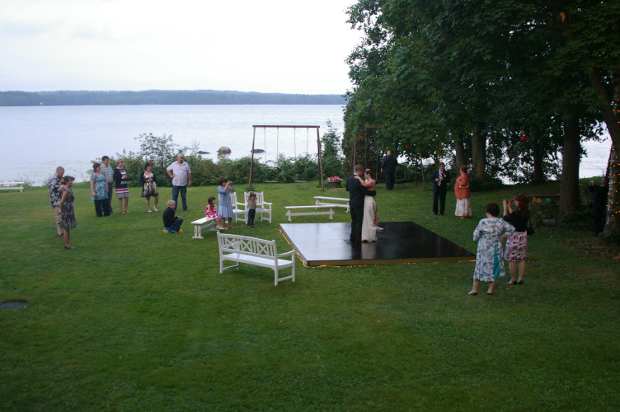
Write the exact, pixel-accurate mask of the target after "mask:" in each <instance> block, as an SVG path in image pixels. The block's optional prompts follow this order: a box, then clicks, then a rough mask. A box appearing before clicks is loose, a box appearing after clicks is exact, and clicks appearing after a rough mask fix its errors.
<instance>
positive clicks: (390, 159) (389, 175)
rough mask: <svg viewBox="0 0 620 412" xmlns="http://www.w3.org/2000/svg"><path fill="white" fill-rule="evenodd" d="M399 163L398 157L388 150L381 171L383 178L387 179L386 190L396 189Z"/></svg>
mask: <svg viewBox="0 0 620 412" xmlns="http://www.w3.org/2000/svg"><path fill="white" fill-rule="evenodd" d="M397 166H398V161H397V160H396V156H394V155H393V154H392V151H391V150H388V151H387V152H386V153H385V156H383V160H382V161H381V170H382V171H383V177H384V179H385V188H386V189H387V190H392V189H394V182H395V181H396V167H397Z"/></svg>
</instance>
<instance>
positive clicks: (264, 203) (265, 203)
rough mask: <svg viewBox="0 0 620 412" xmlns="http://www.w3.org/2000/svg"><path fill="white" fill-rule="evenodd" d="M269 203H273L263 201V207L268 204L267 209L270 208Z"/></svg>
mask: <svg viewBox="0 0 620 412" xmlns="http://www.w3.org/2000/svg"><path fill="white" fill-rule="evenodd" d="M271 205H273V203H272V202H263V207H264V206H268V209H271Z"/></svg>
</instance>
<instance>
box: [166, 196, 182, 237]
mask: <svg viewBox="0 0 620 412" xmlns="http://www.w3.org/2000/svg"><path fill="white" fill-rule="evenodd" d="M176 208H177V202H175V201H174V200H168V207H167V208H166V210H164V214H163V220H164V230H166V231H167V232H168V233H183V229H181V225H182V224H183V219H181V218H180V217H177V216H176Z"/></svg>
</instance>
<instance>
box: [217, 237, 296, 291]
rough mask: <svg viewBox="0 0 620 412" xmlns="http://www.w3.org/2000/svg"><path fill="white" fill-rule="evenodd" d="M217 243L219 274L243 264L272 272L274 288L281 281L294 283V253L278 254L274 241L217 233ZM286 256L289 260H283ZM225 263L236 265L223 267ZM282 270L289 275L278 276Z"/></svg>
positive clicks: (292, 251)
mask: <svg viewBox="0 0 620 412" xmlns="http://www.w3.org/2000/svg"><path fill="white" fill-rule="evenodd" d="M217 243H218V246H219V254H220V273H223V272H224V271H225V270H226V269H231V268H235V267H238V266H239V264H240V263H244V264H246V265H252V266H259V267H264V268H268V269H271V270H273V274H274V277H273V285H274V286H278V283H279V282H281V281H283V280H289V279H290V280H292V281H293V282H295V251H294V250H291V251H288V252H285V253H278V252H277V250H276V241H275V240H264V239H259V238H255V237H250V236H240V235H233V234H225V233H221V232H217ZM287 256H290V259H284V258H285V257H287ZM226 261H231V262H236V263H235V264H234V265H231V266H224V262H226ZM282 269H290V270H291V273H290V274H289V275H288V276H284V277H283V276H280V271H281V270H282Z"/></svg>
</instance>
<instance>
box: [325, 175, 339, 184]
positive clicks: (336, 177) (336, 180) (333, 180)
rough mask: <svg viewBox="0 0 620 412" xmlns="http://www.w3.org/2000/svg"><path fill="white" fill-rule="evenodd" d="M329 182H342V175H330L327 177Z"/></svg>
mask: <svg viewBox="0 0 620 412" xmlns="http://www.w3.org/2000/svg"><path fill="white" fill-rule="evenodd" d="M327 182H328V183H342V177H340V176H330V177H328V178H327Z"/></svg>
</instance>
